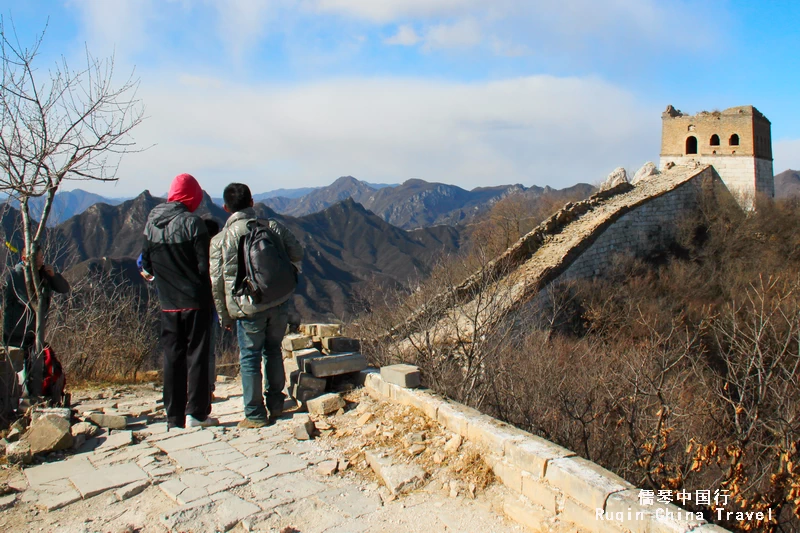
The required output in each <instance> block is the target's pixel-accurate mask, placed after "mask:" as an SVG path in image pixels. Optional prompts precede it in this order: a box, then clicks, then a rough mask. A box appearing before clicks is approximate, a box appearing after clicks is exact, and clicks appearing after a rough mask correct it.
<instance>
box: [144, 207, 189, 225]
mask: <svg viewBox="0 0 800 533" xmlns="http://www.w3.org/2000/svg"><path fill="white" fill-rule="evenodd" d="M187 210H188V208H187V207H186V205H184V204H183V203H182V202H167V203H166V204H159V205H157V206H155V207H154V208H153V210H152V211H150V222H151V223H152V224H153V225H154V226H155V227H157V228H165V227H166V226H167V224H169V223H170V221H171V220H172V219H174V218H175V217H177V216H178V215H180V214H181V213H185V212H186V211H187Z"/></svg>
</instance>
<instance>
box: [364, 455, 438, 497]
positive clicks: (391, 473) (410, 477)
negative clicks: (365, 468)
mask: <svg viewBox="0 0 800 533" xmlns="http://www.w3.org/2000/svg"><path fill="white" fill-rule="evenodd" d="M365 456H366V459H367V462H368V463H369V465H370V467H371V468H372V470H373V471H374V472H375V474H376V475H377V476H378V477H379V478H380V479H381V481H383V484H384V485H386V488H388V489H389V491H390V492H391V493H392V494H401V493H403V492H408V491H410V490H414V489H416V488H418V487H420V486H421V485H422V483H423V482H424V481H425V476H426V474H425V471H424V470H422V468H420V467H419V466H417V465H415V464H403V463H397V464H395V462H394V461H393V460H392V458H391V457H389V456H387V455H385V454H384V453H383V452H382V451H379V450H368V451H367V452H366V453H365Z"/></svg>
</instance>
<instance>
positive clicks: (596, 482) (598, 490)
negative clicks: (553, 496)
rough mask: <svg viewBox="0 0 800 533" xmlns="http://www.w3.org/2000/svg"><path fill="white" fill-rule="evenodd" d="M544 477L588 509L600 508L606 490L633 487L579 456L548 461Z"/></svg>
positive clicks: (603, 501) (620, 489) (607, 493)
mask: <svg viewBox="0 0 800 533" xmlns="http://www.w3.org/2000/svg"><path fill="white" fill-rule="evenodd" d="M545 481H547V482H548V483H550V484H551V485H553V486H554V487H556V488H557V489H559V490H560V491H561V492H562V493H563V494H565V495H567V496H570V497H571V498H573V499H574V500H576V501H577V502H578V503H580V504H582V505H584V506H585V507H587V508H589V509H597V508H599V509H603V508H604V507H605V503H606V498H607V497H608V496H609V494H613V493H615V492H620V491H623V490H628V489H632V488H634V487H633V485H631V484H630V483H628V482H627V481H625V480H624V479H622V478H621V477H619V476H617V475H616V474H612V473H611V472H609V471H608V470H606V469H604V468H601V467H600V466H598V465H596V464H594V463H593V462H591V461H587V460H586V459H584V458H582V457H567V458H563V459H554V460H552V461H550V462H549V463H548V465H547V471H546V472H545Z"/></svg>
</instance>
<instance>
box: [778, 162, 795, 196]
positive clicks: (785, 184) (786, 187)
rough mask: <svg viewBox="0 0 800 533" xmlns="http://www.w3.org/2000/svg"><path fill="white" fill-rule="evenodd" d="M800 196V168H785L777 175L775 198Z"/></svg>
mask: <svg viewBox="0 0 800 533" xmlns="http://www.w3.org/2000/svg"><path fill="white" fill-rule="evenodd" d="M794 196H800V170H792V169H789V170H784V171H783V172H781V173H780V174H776V175H775V198H790V197H794Z"/></svg>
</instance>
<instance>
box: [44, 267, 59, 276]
mask: <svg viewBox="0 0 800 533" xmlns="http://www.w3.org/2000/svg"><path fill="white" fill-rule="evenodd" d="M42 270H44V272H45V274H47V275H48V276H50V277H51V278H52V277H53V276H55V275H56V271H55V270H54V269H53V267H52V266H51V265H42Z"/></svg>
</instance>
